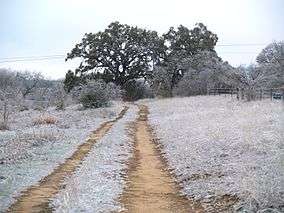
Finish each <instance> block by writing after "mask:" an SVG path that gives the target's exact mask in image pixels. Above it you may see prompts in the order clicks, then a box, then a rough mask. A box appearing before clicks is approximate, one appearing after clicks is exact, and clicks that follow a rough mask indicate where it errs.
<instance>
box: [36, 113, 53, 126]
mask: <svg viewBox="0 0 284 213" xmlns="http://www.w3.org/2000/svg"><path fill="white" fill-rule="evenodd" d="M55 123H57V119H56V118H55V117H52V116H50V115H46V116H40V117H39V118H37V119H35V120H34V125H44V124H55Z"/></svg>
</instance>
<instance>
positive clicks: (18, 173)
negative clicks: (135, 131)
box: [0, 103, 123, 212]
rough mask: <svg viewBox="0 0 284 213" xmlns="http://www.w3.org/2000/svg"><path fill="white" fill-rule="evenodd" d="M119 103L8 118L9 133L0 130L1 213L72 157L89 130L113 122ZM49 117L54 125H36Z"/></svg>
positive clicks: (75, 107)
mask: <svg viewBox="0 0 284 213" xmlns="http://www.w3.org/2000/svg"><path fill="white" fill-rule="evenodd" d="M122 108H123V107H122V104H121V103H115V104H114V105H113V106H112V107H109V108H101V109H89V110H78V106H70V107H68V108H67V109H66V110H64V111H57V110H55V109H54V108H49V109H48V110H46V111H36V110H28V111H23V112H18V113H15V114H12V115H11V119H10V124H9V127H10V130H9V131H0V212H1V211H4V210H5V209H6V208H7V207H8V206H9V205H10V204H11V203H12V202H13V201H14V197H15V196H18V195H19V193H20V192H21V191H22V190H24V189H26V188H27V187H28V186H31V185H33V184H35V183H37V182H38V181H39V180H40V179H42V178H43V177H44V176H46V175H48V174H49V173H50V172H51V171H52V170H53V169H54V168H55V167H56V166H57V165H58V164H60V163H62V162H64V160H65V159H66V158H68V157H70V156H71V155H72V153H73V152H74V151H75V150H76V148H77V147H78V146H79V145H80V144H81V143H83V142H84V141H85V139H86V138H87V137H88V135H89V134H90V133H91V131H93V130H95V129H96V128H98V127H99V125H100V124H102V123H103V122H105V121H107V120H110V119H114V118H115V117H116V116H117V114H118V113H119V112H120V111H121V110H122ZM42 118H52V119H54V120H56V122H35V121H38V120H39V119H42Z"/></svg>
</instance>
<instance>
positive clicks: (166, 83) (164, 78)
mask: <svg viewBox="0 0 284 213" xmlns="http://www.w3.org/2000/svg"><path fill="white" fill-rule="evenodd" d="M150 81H151V85H152V86H151V87H152V89H153V93H154V94H155V96H158V97H171V96H172V81H173V73H172V72H171V71H170V70H169V69H168V68H165V67H155V68H154V70H153V73H152V76H151V79H150Z"/></svg>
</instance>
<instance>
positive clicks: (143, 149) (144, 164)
mask: <svg viewBox="0 0 284 213" xmlns="http://www.w3.org/2000/svg"><path fill="white" fill-rule="evenodd" d="M147 115H148V109H147V107H146V106H140V110H139V118H138V119H137V121H136V123H135V134H134V140H135V154H134V158H133V159H132V163H131V169H130V171H129V179H128V187H127V189H126V191H125V193H124V194H123V196H122V198H121V201H122V202H123V204H124V206H125V208H126V210H125V212H131V213H136V212H137V213H138V212H140V213H142V212H155V213H157V212H158V213H159V212H186V213H190V212H203V209H202V208H201V207H200V206H199V205H193V203H192V202H190V201H189V200H188V199H186V198H185V197H182V196H180V195H179V190H178V186H177V185H176V183H175V182H174V181H173V179H172V177H171V176H170V175H169V173H168V171H167V170H166V165H165V163H164V162H163V160H162V159H161V155H160V153H159V151H158V149H157V148H156V146H155V144H154V142H153V135H152V134H151V130H150V128H149V126H148V124H147Z"/></svg>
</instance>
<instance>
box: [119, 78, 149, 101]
mask: <svg viewBox="0 0 284 213" xmlns="http://www.w3.org/2000/svg"><path fill="white" fill-rule="evenodd" d="M123 89H124V90H125V95H124V99H125V100H128V101H136V100H139V99H142V98H153V96H154V94H153V91H152V89H151V88H150V87H149V85H148V84H147V83H144V82H143V81H130V82H128V83H126V84H125V85H124V87H123Z"/></svg>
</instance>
